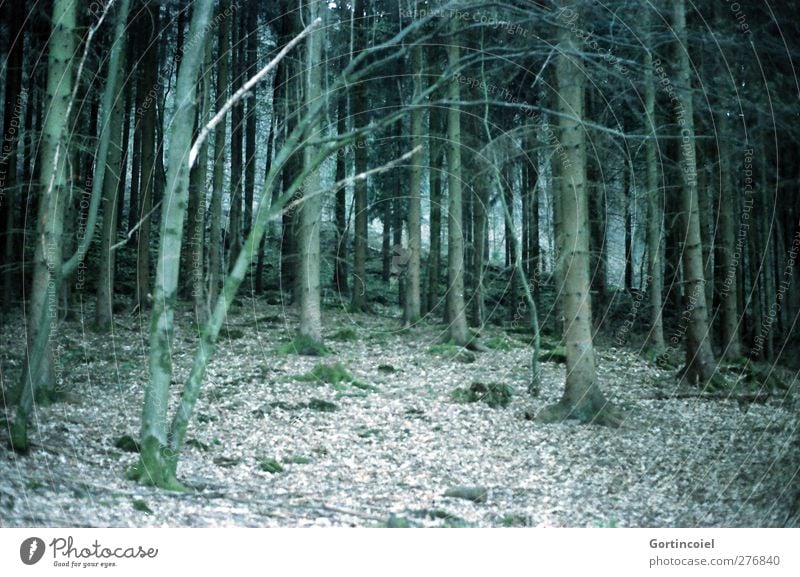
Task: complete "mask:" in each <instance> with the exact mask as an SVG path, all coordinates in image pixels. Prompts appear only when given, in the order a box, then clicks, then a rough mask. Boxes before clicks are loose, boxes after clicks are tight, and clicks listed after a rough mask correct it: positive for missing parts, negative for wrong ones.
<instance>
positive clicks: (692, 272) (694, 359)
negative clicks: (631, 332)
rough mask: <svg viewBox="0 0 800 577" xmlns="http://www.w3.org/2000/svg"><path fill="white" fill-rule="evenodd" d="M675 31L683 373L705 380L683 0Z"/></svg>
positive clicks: (709, 355)
mask: <svg viewBox="0 0 800 577" xmlns="http://www.w3.org/2000/svg"><path fill="white" fill-rule="evenodd" d="M673 26H674V27H675V33H676V35H677V37H678V41H679V43H680V44H679V47H678V78H677V83H676V84H677V86H676V91H677V94H678V98H679V102H680V104H679V108H678V109H676V113H677V114H678V122H679V124H681V126H682V127H683V128H682V132H681V134H682V136H683V139H682V142H681V146H680V153H681V169H682V180H683V195H682V201H683V206H682V209H683V211H682V212H683V214H684V216H685V219H686V231H685V232H686V235H685V238H686V245H685V246H684V248H683V271H684V275H685V283H684V284H685V286H686V291H687V294H686V295H685V296H686V302H685V304H684V307H683V311H682V317H681V318H682V319H684V320H685V321H686V323H687V325H688V326H687V330H686V366H685V367H684V369H683V371H682V373H683V378H685V379H686V380H687V381H688V382H690V383H692V382H696V381H698V380H699V381H700V382H701V383H705V382H707V381H708V380H709V379H710V378H711V376H712V375H713V374H714V366H715V363H714V353H713V351H712V350H711V341H710V340H709V325H708V307H707V304H706V291H705V279H704V277H703V246H702V237H701V234H700V213H699V204H698V198H697V195H698V191H697V161H696V158H695V142H694V141H695V135H694V118H693V114H694V108H693V105H692V92H691V77H690V72H691V69H690V65H689V54H688V52H687V49H688V48H687V46H688V45H687V34H686V7H685V4H684V0H676V2H675V4H674V22H673Z"/></svg>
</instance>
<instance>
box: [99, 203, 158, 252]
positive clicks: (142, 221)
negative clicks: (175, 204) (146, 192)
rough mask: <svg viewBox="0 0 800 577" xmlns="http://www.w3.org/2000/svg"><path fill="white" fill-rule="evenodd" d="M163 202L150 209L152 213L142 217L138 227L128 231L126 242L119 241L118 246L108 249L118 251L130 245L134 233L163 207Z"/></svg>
mask: <svg viewBox="0 0 800 577" xmlns="http://www.w3.org/2000/svg"><path fill="white" fill-rule="evenodd" d="M161 202H162V201H161V200H159V201H158V202H157V203H156V205H155V206H154V207H153V208H151V209H150V212H148V213H147V214H146V215H144V216H143V217H142V220H140V221H139V222H137V223H136V226H134V227H133V228H132V229H130V230H129V231H128V234H127V235H126V236H125V240H121V241H119V242H118V243H117V244H115V245H114V246H112V247H111V248H110V249H108V250H117V249H118V248H119V247H121V246H125V245H126V244H128V241H129V240H131V237H132V236H133V233H134V232H136V230H137V229H138V228H139V227H140V226H142V225H143V224H144V221H146V220H147V219H148V218H150V216H151V215H152V214H153V213H154V212H155V210H156V209H157V208H158V207H159V206H161Z"/></svg>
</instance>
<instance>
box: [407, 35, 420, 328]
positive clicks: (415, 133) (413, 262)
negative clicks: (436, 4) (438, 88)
mask: <svg viewBox="0 0 800 577" xmlns="http://www.w3.org/2000/svg"><path fill="white" fill-rule="evenodd" d="M411 70H412V73H413V75H414V98H415V100H416V99H417V97H418V96H419V95H420V94H421V93H422V91H423V89H424V85H423V82H424V79H423V76H422V74H423V71H424V65H423V62H422V46H420V45H419V44H415V45H414V47H413V48H412V49H411ZM422 112H423V110H422V107H421V106H415V107H414V108H412V109H411V148H412V149H414V148H416V147H420V153H418V154H417V156H416V157H415V158H414V160H413V165H412V167H411V179H410V182H409V191H408V253H409V261H408V273H407V279H406V302H405V310H404V314H403V323H404V324H405V325H406V326H409V325H413V324H415V323H417V322H418V321H419V319H420V317H421V316H422V302H421V298H420V251H421V250H422V238H421V235H422V232H421V221H422V205H421V197H420V194H421V189H422V153H421V150H422V138H423V134H422Z"/></svg>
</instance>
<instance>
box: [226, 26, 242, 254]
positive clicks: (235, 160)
mask: <svg viewBox="0 0 800 577" xmlns="http://www.w3.org/2000/svg"><path fill="white" fill-rule="evenodd" d="M232 19H233V25H232V27H231V30H232V31H233V40H232V42H233V54H232V56H233V59H232V66H231V70H232V73H233V75H232V78H231V86H232V90H234V91H235V90H238V89H239V87H240V86H241V85H242V84H243V83H244V82H245V79H244V58H243V55H244V48H243V46H242V45H243V42H241V38H242V28H243V27H242V20H243V16H242V14H241V13H236V14H235V15H234V16H232ZM243 136H244V103H243V102H242V101H239V102H237V103H236V104H234V105H233V109H232V110H231V205H230V206H231V208H230V220H229V224H228V234H227V245H228V268H230V267H231V266H233V263H234V262H235V261H236V257H237V256H238V255H239V250H240V249H241V246H242V188H243V187H242V155H243V149H242V137H243Z"/></svg>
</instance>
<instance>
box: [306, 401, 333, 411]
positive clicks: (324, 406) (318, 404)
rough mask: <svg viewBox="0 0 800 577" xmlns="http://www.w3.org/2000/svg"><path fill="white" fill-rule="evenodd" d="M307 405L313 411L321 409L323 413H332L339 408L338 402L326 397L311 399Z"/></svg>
mask: <svg viewBox="0 0 800 577" xmlns="http://www.w3.org/2000/svg"><path fill="white" fill-rule="evenodd" d="M307 406H308V408H309V409H311V410H312V411H319V412H322V413H332V412H334V411H338V410H339V407H338V405H337V404H336V403H332V402H330V401H326V400H324V399H311V400H310V401H309V402H308V405H307Z"/></svg>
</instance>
